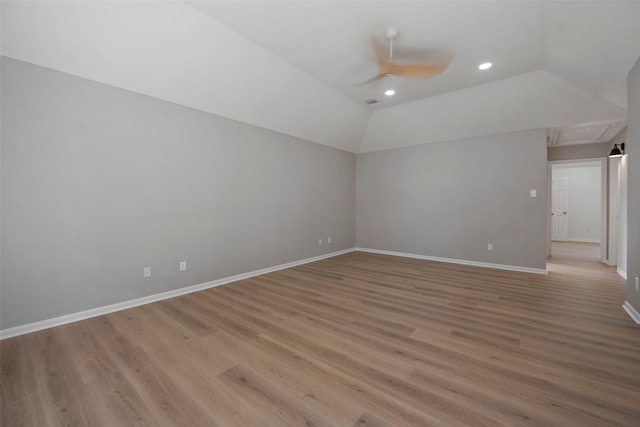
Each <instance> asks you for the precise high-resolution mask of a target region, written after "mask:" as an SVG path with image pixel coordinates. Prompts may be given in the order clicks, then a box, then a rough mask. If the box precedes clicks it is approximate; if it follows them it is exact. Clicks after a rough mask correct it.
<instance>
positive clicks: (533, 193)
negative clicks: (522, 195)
mask: <svg viewBox="0 0 640 427" xmlns="http://www.w3.org/2000/svg"><path fill="white" fill-rule="evenodd" d="M537 196H538V192H537V191H536V190H529V197H537Z"/></svg>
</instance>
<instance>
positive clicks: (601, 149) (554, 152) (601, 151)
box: [547, 142, 613, 161]
mask: <svg viewBox="0 0 640 427" xmlns="http://www.w3.org/2000/svg"><path fill="white" fill-rule="evenodd" d="M611 148H613V144H612V143H609V142H601V143H596V144H576V145H566V146H561V147H549V148H548V149H547V152H548V154H547V156H548V159H549V161H557V160H576V159H599V158H602V157H607V156H608V155H609V153H610V152H611Z"/></svg>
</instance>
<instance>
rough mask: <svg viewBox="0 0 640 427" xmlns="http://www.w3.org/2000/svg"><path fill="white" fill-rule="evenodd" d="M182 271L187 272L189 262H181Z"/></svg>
mask: <svg viewBox="0 0 640 427" xmlns="http://www.w3.org/2000/svg"><path fill="white" fill-rule="evenodd" d="M180 271H187V261H180Z"/></svg>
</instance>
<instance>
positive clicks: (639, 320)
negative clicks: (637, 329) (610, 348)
mask: <svg viewBox="0 0 640 427" xmlns="http://www.w3.org/2000/svg"><path fill="white" fill-rule="evenodd" d="M622 308H624V311H626V312H627V314H628V315H629V316H630V317H631V318H632V319H633V321H634V322H636V323H637V324H639V325H640V313H638V312H637V311H636V309H635V308H633V306H632V305H631V304H630V303H629V301H625V302H624V304H623V305H622Z"/></svg>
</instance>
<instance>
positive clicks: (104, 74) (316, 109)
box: [1, 0, 640, 152]
mask: <svg viewBox="0 0 640 427" xmlns="http://www.w3.org/2000/svg"><path fill="white" fill-rule="evenodd" d="M1 7H2V16H1V19H2V29H1V31H2V54H3V55H6V56H8V57H12V58H15V59H19V60H22V61H26V62H31V63H34V64H37V65H41V66H45V67H49V68H52V69H55V70H59V71H63V72H66V73H69V74H72V75H77V76H80V77H84V78H88V79H92V80H95V81H98V82H103V83H106V84H110V85H113V86H116V87H121V88H124V89H127V90H131V91H135V92H138V93H141V94H145V95H149V96H153V97H156V98H159V99H163V100H167V101H170V102H175V103H178V104H182V105H186V106H189V107H192V108H196V109H199V110H202V111H206V112H210V113H212V114H216V115H219V116H222V117H227V118H231V119H234V120H237V121H241V122H244V123H249V124H252V125H255V126H259V127H263V128H267V129H271V130H274V131H278V132H281V133H284V134H287V135H291V136H295V137H298V138H302V139H305V140H309V141H313V142H317V143H320V144H324V145H328V146H331V147H335V148H339V149H342V150H346V151H350V152H367V151H375V150H381V149H389V148H395V147H403V146H409V145H416V144H422V143H428V142H437V141H447V140H453V139H459V138H467V137H476V136H481V135H489V134H496V133H502V132H510V131H517V130H527V129H534V128H540V127H547V128H549V127H563V126H574V125H577V124H581V123H590V122H596V121H604V120H611V121H615V120H621V121H623V120H624V119H625V118H626V111H625V108H626V98H625V97H626V80H625V77H626V73H627V71H628V69H629V68H630V65H631V64H633V63H634V62H635V60H636V59H637V58H638V56H640V44H638V43H637V40H638V39H639V38H640V20H637V19H635V18H637V16H640V2H618V1H607V2H536V1H529V2H490V1H487V2H485V1H470V2H466V1H461V2H446V1H429V2H404V1H392V2H385V1H380V2H378V1H371V2H319V1H318V2H314V1H311V2H260V1H258V2H250V1H247V2H183V1H163V2H155V1H153V2H137V1H122V2H106V1H105V2H102V1H95V2H94V1H91V2H80V1H68V2H67V1H12V0H9V1H3V2H2V3H1ZM392 24H393V25H398V26H399V27H400V28H401V37H402V39H401V40H402V45H401V46H402V47H403V48H404V49H405V52H407V54H409V53H411V52H418V53H420V52H422V53H424V50H425V46H426V47H429V48H442V49H443V50H449V51H452V52H455V55H454V57H453V61H452V63H451V65H450V66H449V68H448V69H447V71H446V72H445V73H442V74H441V75H438V76H437V77H434V78H433V79H428V80H425V81H417V82H416V81H408V80H404V79H398V78H394V77H392V78H388V79H383V81H381V82H378V83H376V84H373V85H369V86H364V87H357V86H354V82H357V81H362V80H363V79H364V78H365V77H367V76H369V75H370V74H371V73H372V72H375V60H374V59H375V58H373V56H372V51H371V45H370V40H369V35H370V34H371V33H372V32H374V31H378V30H381V29H383V28H385V27H387V26H389V25H392ZM399 40H400V39H399ZM480 59H492V60H495V62H496V64H495V66H494V68H493V69H492V70H491V71H490V72H489V73H485V74H483V73H480V72H478V71H477V70H476V69H475V67H477V62H478V61H479V60H480ZM372 60H373V61H372ZM372 66H373V67H374V68H373V69H372V68H371V67H372ZM361 77H362V78H361ZM388 84H393V85H395V88H396V89H397V90H396V92H397V95H396V96H395V97H394V98H386V97H384V95H382V94H381V91H383V90H384V89H385V88H386V86H387V85H388ZM367 98H377V99H380V100H381V103H380V104H379V105H377V106H374V107H369V106H366V105H365V104H363V103H362V102H361V101H362V100H364V99H367Z"/></svg>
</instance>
